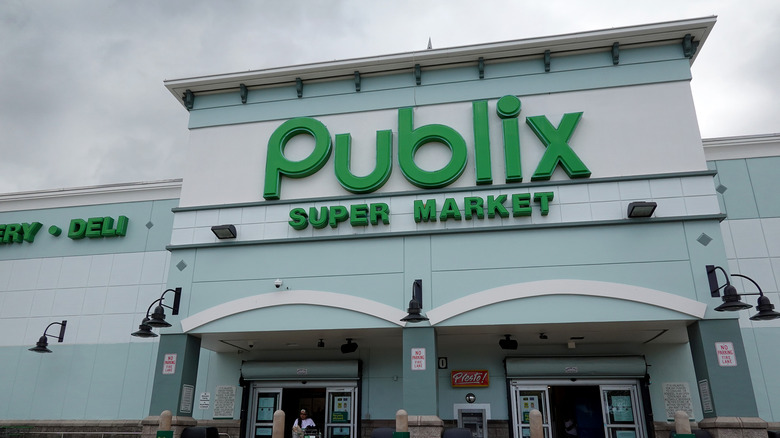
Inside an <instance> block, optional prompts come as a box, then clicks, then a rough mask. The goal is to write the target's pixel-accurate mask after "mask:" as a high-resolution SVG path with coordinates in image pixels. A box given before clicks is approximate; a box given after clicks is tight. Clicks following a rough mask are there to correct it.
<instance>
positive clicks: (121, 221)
mask: <svg viewBox="0 0 780 438" xmlns="http://www.w3.org/2000/svg"><path fill="white" fill-rule="evenodd" d="M128 223H130V219H128V218H127V216H119V217H118V218H117V220H116V235H117V236H126V235H127V224H128Z"/></svg>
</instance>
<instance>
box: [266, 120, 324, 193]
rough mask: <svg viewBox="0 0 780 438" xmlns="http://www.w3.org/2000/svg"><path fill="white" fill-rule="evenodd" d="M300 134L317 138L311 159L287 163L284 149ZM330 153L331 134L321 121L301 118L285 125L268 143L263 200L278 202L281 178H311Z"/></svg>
mask: <svg viewBox="0 0 780 438" xmlns="http://www.w3.org/2000/svg"><path fill="white" fill-rule="evenodd" d="M300 134H306V135H310V136H312V137H314V149H313V150H312V152H311V154H310V155H309V156H308V157H306V158H304V159H302V160H300V161H291V160H288V159H287V157H285V156H284V147H285V146H286V145H287V142H289V141H290V139H292V138H293V137H295V136H297V135H300ZM330 151H331V142H330V132H328V128H326V127H325V125H323V124H322V122H320V121H318V120H315V119H312V118H308V117H298V118H295V119H291V120H288V121H286V122H284V123H282V124H281V125H280V126H279V127H278V128H276V130H275V131H274V133H273V134H271V138H270V139H269V140H268V149H267V151H266V161H265V186H264V189H263V197H264V198H265V199H279V192H280V191H281V187H280V186H281V178H282V175H286V176H288V177H290V178H303V177H306V176H309V175H312V174H313V173H315V172H317V171H318V170H320V169H321V168H322V166H324V165H325V162H326V161H328V158H330Z"/></svg>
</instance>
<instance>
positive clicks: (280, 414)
mask: <svg viewBox="0 0 780 438" xmlns="http://www.w3.org/2000/svg"><path fill="white" fill-rule="evenodd" d="M271 438H284V411H283V410H281V409H279V410H278V411H276V412H274V426H273V432H271Z"/></svg>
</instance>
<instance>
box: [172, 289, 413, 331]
mask: <svg viewBox="0 0 780 438" xmlns="http://www.w3.org/2000/svg"><path fill="white" fill-rule="evenodd" d="M301 303H306V304H310V305H313V306H325V307H336V308H339V309H346V310H352V311H355V312H360V313H364V314H366V315H371V316H373V317H375V318H379V319H382V320H384V321H387V322H390V323H392V324H395V325H397V326H399V327H403V326H404V325H405V324H406V323H404V322H401V318H403V317H404V316H406V312H404V311H402V310H400V309H397V308H395V307H391V306H388V305H387V304H382V303H379V302H377V301H373V300H367V299H365V298H360V297H357V296H354V295H347V294H340V293H334V292H324V291H317V290H286V291H284V292H271V293H267V294H259V295H253V296H251V297H245V298H240V299H237V300H233V301H228V302H226V303H223V304H220V305H218V306H214V307H211V308H209V309H206V310H203V311H201V312H198V313H196V314H194V315H191V316H189V317H187V318H184V319H183V320H181V329H182V331H184V332H185V333H187V332H190V331H192V330H195V329H197V328H198V327H201V326H203V325H205V324H208V323H210V322H213V321H216V320H218V319H222V318H226V317H228V316H231V315H235V314H238V313H242V312H246V311H249V310H255V309H264V308H268V307H276V306H284V305H293V304H301Z"/></svg>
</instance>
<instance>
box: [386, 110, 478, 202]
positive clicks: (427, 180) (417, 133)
mask: <svg viewBox="0 0 780 438" xmlns="http://www.w3.org/2000/svg"><path fill="white" fill-rule="evenodd" d="M433 142H435V143H441V144H443V145H445V146H447V147H448V148H450V151H452V157H451V158H450V161H449V163H447V165H445V166H444V167H443V168H441V169H439V170H434V171H427V170H423V169H420V168H419V167H418V166H417V164H416V163H415V162H414V155H415V154H416V153H417V150H418V149H419V148H420V147H421V146H423V145H425V144H427V143H433ZM467 159H468V152H467V150H466V141H465V140H463V137H462V136H461V135H460V134H458V132H457V131H455V130H454V129H452V128H450V127H449V126H445V125H424V126H420V127H419V128H417V129H414V114H413V110H412V108H401V109H399V110H398V164H399V165H400V166H401V172H402V173H403V175H404V177H405V178H406V179H407V180H408V181H409V182H410V183H412V184H414V185H416V186H417V187H420V188H423V189H437V188H441V187H445V186H447V185H449V184H451V183H452V182H454V181H455V180H457V179H458V178H459V177H460V175H461V174H463V171H464V170H465V169H466V161H467Z"/></svg>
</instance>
